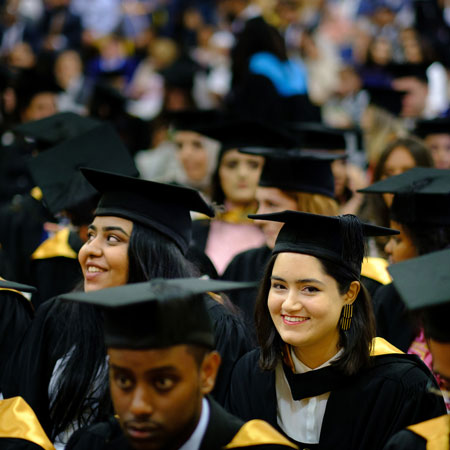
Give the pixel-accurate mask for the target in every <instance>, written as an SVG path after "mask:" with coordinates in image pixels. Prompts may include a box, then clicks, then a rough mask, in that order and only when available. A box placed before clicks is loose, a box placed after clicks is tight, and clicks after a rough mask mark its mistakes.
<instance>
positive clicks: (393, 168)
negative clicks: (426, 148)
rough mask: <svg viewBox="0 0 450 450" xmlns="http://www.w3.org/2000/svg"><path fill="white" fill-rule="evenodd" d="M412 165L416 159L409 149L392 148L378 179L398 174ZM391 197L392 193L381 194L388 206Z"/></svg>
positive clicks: (389, 205) (390, 203)
mask: <svg viewBox="0 0 450 450" xmlns="http://www.w3.org/2000/svg"><path fill="white" fill-rule="evenodd" d="M413 167H416V161H415V160H414V158H413V157H412V155H411V153H410V151H409V150H408V149H407V148H406V147H397V148H394V150H392V152H391V154H390V155H389V156H388V157H387V159H386V161H385V162H384V167H383V171H382V173H381V178H380V179H381V180H384V179H385V178H389V177H393V176H394V175H400V174H402V173H403V172H406V171H407V170H409V169H412V168H413ZM393 198H394V196H393V195H392V194H383V199H384V202H385V203H386V205H387V207H388V208H390V207H391V205H392V200H393Z"/></svg>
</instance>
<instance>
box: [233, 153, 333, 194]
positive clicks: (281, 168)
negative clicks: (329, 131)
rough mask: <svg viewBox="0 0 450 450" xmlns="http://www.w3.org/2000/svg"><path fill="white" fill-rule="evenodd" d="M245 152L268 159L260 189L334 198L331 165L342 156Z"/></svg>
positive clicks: (260, 180)
mask: <svg viewBox="0 0 450 450" xmlns="http://www.w3.org/2000/svg"><path fill="white" fill-rule="evenodd" d="M242 152H243V153H248V154H253V155H261V156H264V157H265V162H264V166H263V170H262V172H261V176H260V178H259V183H258V184H259V186H262V187H275V188H278V189H282V190H285V191H295V192H308V193H311V194H322V195H326V196H327V197H331V198H334V176H333V172H332V170H331V163H332V162H333V161H334V160H335V159H337V158H339V156H337V155H332V154H327V155H325V154H323V155H322V154H320V153H318V154H317V155H314V154H311V153H306V152H305V153H302V152H301V151H299V150H279V149H269V148H268V149H259V148H256V149H254V148H247V149H244V150H242Z"/></svg>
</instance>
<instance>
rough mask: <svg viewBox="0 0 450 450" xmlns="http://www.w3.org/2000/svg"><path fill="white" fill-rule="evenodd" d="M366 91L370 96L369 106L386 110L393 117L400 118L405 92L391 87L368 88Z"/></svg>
mask: <svg viewBox="0 0 450 450" xmlns="http://www.w3.org/2000/svg"><path fill="white" fill-rule="evenodd" d="M364 89H365V90H366V91H367V92H368V94H369V104H371V105H375V106H377V107H379V108H382V109H385V110H386V111H388V112H390V113H391V114H392V115H393V116H399V115H400V113H401V112H402V108H403V97H404V96H405V94H406V92H405V91H399V90H396V89H393V88H392V87H390V86H366V87H365V88H364Z"/></svg>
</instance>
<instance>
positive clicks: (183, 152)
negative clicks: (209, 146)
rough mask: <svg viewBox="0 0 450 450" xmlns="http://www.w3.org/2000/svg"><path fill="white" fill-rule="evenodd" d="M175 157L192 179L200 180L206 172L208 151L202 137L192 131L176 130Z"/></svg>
mask: <svg viewBox="0 0 450 450" xmlns="http://www.w3.org/2000/svg"><path fill="white" fill-rule="evenodd" d="M174 140H175V144H176V145H177V147H178V151H177V157H178V159H179V161H180V162H181V165H182V166H183V169H184V171H185V172H186V175H187V177H188V178H189V179H190V180H192V181H202V180H203V178H205V177H206V175H207V174H208V151H207V150H206V148H205V145H204V139H203V137H202V136H201V135H200V134H198V133H194V132H193V131H178V132H177V133H176V135H175V138H174Z"/></svg>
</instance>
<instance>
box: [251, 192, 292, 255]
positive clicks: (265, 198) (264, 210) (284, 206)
mask: <svg viewBox="0 0 450 450" xmlns="http://www.w3.org/2000/svg"><path fill="white" fill-rule="evenodd" d="M256 201H257V202H258V210H257V211H256V214H270V213H276V212H280V211H285V210H288V209H290V210H292V211H297V202H296V200H295V199H294V198H292V197H290V196H289V195H287V194H285V193H284V192H283V191H282V190H281V189H278V188H273V187H261V186H258V188H257V189H256ZM255 223H257V224H258V225H259V226H260V227H261V229H262V231H263V233H264V235H265V237H266V244H267V246H268V247H269V248H273V247H274V246H275V241H276V240H277V236H278V233H279V231H280V229H281V227H282V226H283V224H282V223H281V222H272V221H268V220H257V221H256V222H255Z"/></svg>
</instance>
